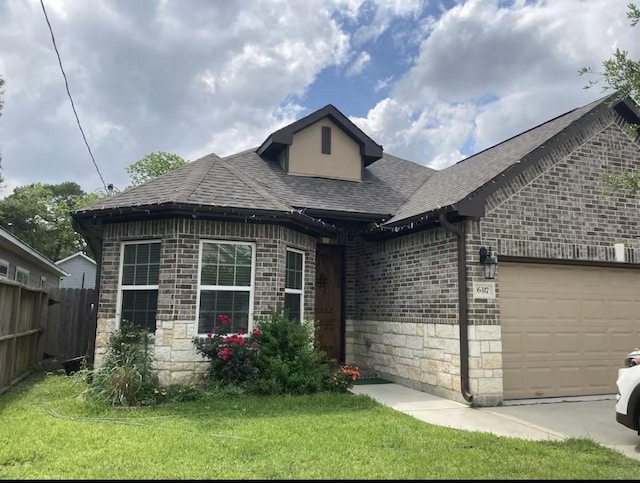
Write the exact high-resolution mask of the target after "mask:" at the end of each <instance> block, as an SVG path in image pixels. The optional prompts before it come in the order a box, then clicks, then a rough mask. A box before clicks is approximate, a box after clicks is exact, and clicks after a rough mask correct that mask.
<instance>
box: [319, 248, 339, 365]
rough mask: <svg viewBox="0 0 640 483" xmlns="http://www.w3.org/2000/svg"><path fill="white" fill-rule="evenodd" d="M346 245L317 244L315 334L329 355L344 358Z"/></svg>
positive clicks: (329, 356)
mask: <svg viewBox="0 0 640 483" xmlns="http://www.w3.org/2000/svg"><path fill="white" fill-rule="evenodd" d="M343 260H344V247H342V246H340V245H317V246H316V311H315V318H316V321H317V324H318V325H317V332H316V337H317V340H318V344H319V346H320V349H322V350H323V351H324V352H325V353H326V354H327V357H328V358H329V359H336V360H338V361H340V362H342V361H343V359H344V351H343V347H342V340H343V336H342V334H343V328H342V324H343V321H342V303H343V302H342V278H343V277H342V275H343V266H344V263H343Z"/></svg>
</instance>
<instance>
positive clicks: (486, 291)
mask: <svg viewBox="0 0 640 483" xmlns="http://www.w3.org/2000/svg"><path fill="white" fill-rule="evenodd" d="M473 298H474V299H487V300H493V299H495V298H496V283H495V282H473Z"/></svg>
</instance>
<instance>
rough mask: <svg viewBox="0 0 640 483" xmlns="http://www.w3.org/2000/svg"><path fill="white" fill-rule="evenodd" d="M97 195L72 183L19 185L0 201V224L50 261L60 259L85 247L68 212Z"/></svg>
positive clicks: (90, 200) (92, 199)
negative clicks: (88, 192)
mask: <svg viewBox="0 0 640 483" xmlns="http://www.w3.org/2000/svg"><path fill="white" fill-rule="evenodd" d="M99 197H100V196H99V195H97V194H95V193H91V194H87V193H85V192H84V191H83V190H82V189H81V188H80V186H79V185H78V184H77V183H74V182H65V183H60V184H55V185H53V184H42V183H33V184H30V185H27V186H20V187H18V188H16V189H15V190H14V191H13V193H12V194H11V195H9V196H7V197H6V198H5V199H3V200H0V226H3V227H5V228H8V229H9V230H10V231H11V232H12V233H13V234H14V235H15V236H17V237H18V238H20V239H21V240H23V241H24V242H25V243H27V244H28V245H30V246H31V247H33V248H35V249H36V250H38V251H39V252H40V253H42V254H43V255H45V256H47V257H48V258H50V259H51V260H53V261H56V260H60V259H62V258H65V257H67V256H69V255H72V254H73V253H76V252H77V251H87V250H88V247H87V246H86V244H85V242H84V240H83V239H82V237H81V236H80V235H79V234H78V233H76V232H75V230H74V229H73V226H72V223H71V216H70V211H72V210H75V209H78V208H80V207H82V206H85V205H86V204H88V203H90V202H93V201H95V200H97V199H98V198H99Z"/></svg>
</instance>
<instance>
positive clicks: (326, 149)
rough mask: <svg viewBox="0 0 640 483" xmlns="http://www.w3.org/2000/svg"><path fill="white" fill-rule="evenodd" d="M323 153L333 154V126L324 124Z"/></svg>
mask: <svg viewBox="0 0 640 483" xmlns="http://www.w3.org/2000/svg"><path fill="white" fill-rule="evenodd" d="M322 154H331V128H330V127H329V126H322Z"/></svg>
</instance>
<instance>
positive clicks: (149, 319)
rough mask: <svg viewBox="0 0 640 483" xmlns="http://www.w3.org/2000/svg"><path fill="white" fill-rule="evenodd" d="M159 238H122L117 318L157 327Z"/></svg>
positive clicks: (148, 326) (151, 330) (145, 326)
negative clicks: (142, 239)
mask: <svg viewBox="0 0 640 483" xmlns="http://www.w3.org/2000/svg"><path fill="white" fill-rule="evenodd" d="M159 274H160V242H158V241H153V242H149V241H144V242H124V243H123V244H122V252H121V263H120V320H128V321H129V322H132V323H134V324H136V325H139V326H140V327H144V328H145V329H147V330H149V331H150V332H155V330H156V312H157V310H158V277H159Z"/></svg>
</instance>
